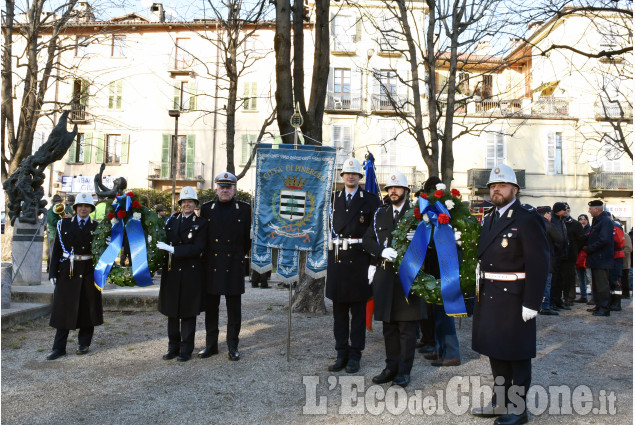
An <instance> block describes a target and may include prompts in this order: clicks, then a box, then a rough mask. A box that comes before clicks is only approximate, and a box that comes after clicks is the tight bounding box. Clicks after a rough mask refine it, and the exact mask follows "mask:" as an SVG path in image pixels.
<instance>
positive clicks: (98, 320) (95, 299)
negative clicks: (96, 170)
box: [46, 192, 104, 360]
mask: <svg viewBox="0 0 635 425" xmlns="http://www.w3.org/2000/svg"><path fill="white" fill-rule="evenodd" d="M94 209H95V204H94V202H93V197H92V196H91V195H90V194H89V193H86V192H83V193H80V194H79V195H77V197H76V198H75V203H74V204H73V210H74V211H75V214H76V215H75V216H74V217H72V218H64V219H62V220H60V221H58V222H57V233H56V237H55V243H54V244H53V253H52V255H51V265H50V270H49V279H50V281H51V283H52V284H53V285H55V290H54V292H53V311H52V313H51V320H50V322H49V324H50V325H51V326H52V327H54V328H56V329H57V332H56V333H55V341H54V342H53V351H51V353H50V354H49V355H48V356H47V357H46V358H47V360H55V359H57V358H58V357H61V356H63V355H65V354H66V341H67V339H68V332H69V330H70V329H77V328H79V335H78V340H79V346H78V347H77V351H76V354H86V353H88V350H89V347H90V343H91V341H92V339H93V332H94V330H95V326H98V325H101V324H102V323H104V317H103V309H102V304H101V292H100V291H99V289H97V287H96V286H95V279H94V276H93V272H94V270H95V268H94V267H93V256H92V255H91V242H92V239H93V232H94V231H95V228H96V227H97V222H95V221H94V220H91V218H90V217H89V214H90V213H91V212H92V211H93V210H94Z"/></svg>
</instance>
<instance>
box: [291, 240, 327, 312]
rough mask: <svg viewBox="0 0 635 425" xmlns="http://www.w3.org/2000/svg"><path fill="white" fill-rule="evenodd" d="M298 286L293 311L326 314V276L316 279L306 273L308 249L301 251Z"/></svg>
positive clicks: (294, 295)
mask: <svg viewBox="0 0 635 425" xmlns="http://www.w3.org/2000/svg"><path fill="white" fill-rule="evenodd" d="M299 261H300V264H299V281H298V287H297V288H296V290H295V293H294V294H293V299H292V311H295V312H301V313H321V314H326V305H325V304H324V286H325V285H326V278H320V279H314V278H312V277H310V276H307V274H306V273H305V267H306V251H302V252H300V260H299Z"/></svg>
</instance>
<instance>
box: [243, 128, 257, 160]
mask: <svg viewBox="0 0 635 425" xmlns="http://www.w3.org/2000/svg"><path fill="white" fill-rule="evenodd" d="M257 142H258V135H257V134H243V135H242V136H241V155H240V165H246V164H247V161H249V157H250V156H251V153H252V152H253V150H254V144H256V143H257Z"/></svg>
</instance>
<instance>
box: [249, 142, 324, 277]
mask: <svg viewBox="0 0 635 425" xmlns="http://www.w3.org/2000/svg"><path fill="white" fill-rule="evenodd" d="M334 169H335V149H334V148H331V147H323V146H308V145H303V146H299V147H298V149H293V146H292V145H277V146H275V147H272V145H270V144H259V145H258V154H257V161H256V176H257V177H256V196H255V203H254V216H255V219H254V239H253V241H252V260H251V261H252V264H251V265H252V268H253V269H254V270H256V271H257V272H260V273H263V272H266V271H269V270H271V268H272V265H271V249H272V248H276V249H278V263H277V264H278V270H277V272H278V274H279V275H280V276H281V278H282V280H283V281H285V282H293V281H296V280H297V279H298V271H299V269H298V267H299V264H298V260H299V252H298V251H306V252H307V265H306V273H307V274H308V275H310V276H312V277H315V278H318V277H322V276H325V275H326V265H327V260H328V243H327V242H328V232H329V226H328V219H329V218H328V214H327V211H329V210H330V206H331V204H330V202H331V188H332V185H333V173H334Z"/></svg>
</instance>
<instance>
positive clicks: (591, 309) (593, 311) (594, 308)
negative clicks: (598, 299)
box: [586, 307, 600, 313]
mask: <svg viewBox="0 0 635 425" xmlns="http://www.w3.org/2000/svg"><path fill="white" fill-rule="evenodd" d="M599 309H600V308H599V307H593V308H587V309H586V311H588V312H589V313H595V312H596V311H598V310H599Z"/></svg>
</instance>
